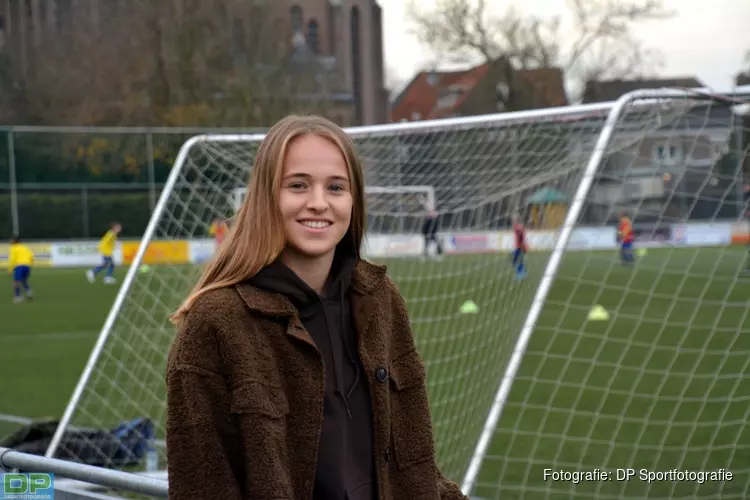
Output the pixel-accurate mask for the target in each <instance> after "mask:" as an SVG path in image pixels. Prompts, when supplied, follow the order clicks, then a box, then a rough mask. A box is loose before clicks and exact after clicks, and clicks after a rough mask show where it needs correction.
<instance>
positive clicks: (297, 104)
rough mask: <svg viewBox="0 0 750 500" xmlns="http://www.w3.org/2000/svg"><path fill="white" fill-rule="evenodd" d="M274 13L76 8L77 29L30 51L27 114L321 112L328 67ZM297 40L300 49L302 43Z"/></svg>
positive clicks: (59, 117)
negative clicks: (94, 12)
mask: <svg viewBox="0 0 750 500" xmlns="http://www.w3.org/2000/svg"><path fill="white" fill-rule="evenodd" d="M103 4H104V3H103ZM271 9H272V7H270V6H269V4H268V3H267V2H247V1H243V0H220V1H218V2H205V1H202V0H161V1H159V2H153V1H151V0H130V1H129V2H128V8H127V12H112V13H110V15H105V13H106V12H105V11H104V10H103V9H102V10H100V11H99V16H98V17H95V16H92V15H91V13H90V11H88V10H80V11H76V12H74V14H73V17H72V18H71V19H70V21H71V22H70V27H71V29H69V30H67V31H65V29H66V26H63V27H62V28H61V29H62V30H63V31H62V33H61V32H56V33H53V34H50V35H49V36H45V37H43V39H42V40H41V41H40V42H39V43H38V44H37V45H35V46H34V48H33V50H32V54H31V57H29V61H30V63H29V64H28V70H27V77H26V78H25V80H24V90H25V94H26V101H27V106H28V109H29V112H30V114H31V116H33V117H34V121H35V122H38V123H54V124H76V125H105V124H106V125H142V126H143V125H161V126H164V125H175V126H227V127H228V126H234V127H250V126H267V125H269V124H270V123H271V122H273V121H274V120H276V119H278V118H279V117H281V116H283V115H285V114H288V113H289V112H292V111H295V112H304V111H315V112H325V107H326V103H325V99H321V98H320V96H321V94H324V93H326V92H327V91H331V90H333V89H332V88H330V86H331V81H333V79H332V78H330V75H329V74H328V73H330V72H329V71H327V70H326V69H325V68H322V67H320V65H319V63H318V60H317V58H315V57H313V56H312V54H308V55H310V57H307V58H302V60H299V59H300V58H299V54H297V59H298V60H294V57H293V52H294V50H295V47H294V45H293V43H292V34H291V31H290V29H289V27H288V26H287V25H286V23H285V22H284V19H282V18H280V17H279V16H276V15H275V12H274V11H272V10H271ZM73 25H75V30H73V29H72V26H73ZM297 44H298V47H297V52H300V51H302V52H304V50H305V46H304V41H300V40H298V41H297ZM306 97H307V98H306ZM313 97H315V98H313Z"/></svg>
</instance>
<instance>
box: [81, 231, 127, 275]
mask: <svg viewBox="0 0 750 500" xmlns="http://www.w3.org/2000/svg"><path fill="white" fill-rule="evenodd" d="M120 231H122V225H120V223H119V222H113V223H112V224H111V225H110V226H109V231H107V232H106V233H104V236H102V239H101V240H100V241H99V253H100V254H101V255H102V264H101V265H99V266H96V267H95V268H94V269H89V270H88V271H86V279H88V280H89V283H93V282H94V281H96V275H97V274H99V273H100V272H102V271H104V270H105V269H106V270H107V274H106V275H105V276H104V283H106V284H108V285H109V284H114V283H117V280H116V279H115V277H114V276H112V273H114V272H115V261H114V254H115V247H116V245H117V235H118V234H120Z"/></svg>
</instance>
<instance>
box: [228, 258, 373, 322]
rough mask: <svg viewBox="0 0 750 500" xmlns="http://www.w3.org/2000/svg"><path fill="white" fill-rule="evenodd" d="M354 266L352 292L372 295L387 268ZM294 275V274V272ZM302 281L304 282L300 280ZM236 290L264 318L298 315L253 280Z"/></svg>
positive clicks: (287, 302) (278, 295)
mask: <svg viewBox="0 0 750 500" xmlns="http://www.w3.org/2000/svg"><path fill="white" fill-rule="evenodd" d="M353 266H354V270H353V272H352V273H351V274H350V275H351V285H350V287H349V288H350V290H351V291H353V292H355V293H357V294H359V295H363V296H366V295H372V294H373V292H374V291H375V290H377V289H378V288H379V287H380V285H381V284H382V283H383V280H384V279H385V276H386V271H387V267H386V266H384V265H377V264H373V263H371V262H368V261H365V260H362V259H360V258H356V259H355V260H354V262H353ZM269 267H270V266H269ZM285 267H286V266H285ZM290 272H291V270H290ZM259 274H260V273H259ZM292 274H294V273H293V272H292ZM295 276H296V274H295ZM298 279H299V278H298ZM334 279H335V278H334ZM300 281H302V280H301V279H300ZM235 288H236V290H237V292H238V293H239V294H240V297H242V299H243V301H244V302H245V304H246V305H247V307H248V308H249V309H250V310H252V311H255V312H257V313H259V314H262V315H264V316H293V315H295V314H296V313H297V309H296V308H295V306H294V304H293V303H292V301H291V300H290V299H289V298H287V297H286V296H285V295H283V294H281V293H276V292H270V291H268V290H264V289H262V288H260V287H258V286H255V285H254V284H253V283H252V279H249V280H246V281H244V282H242V283H239V284H237V285H235ZM313 293H314V292H313Z"/></svg>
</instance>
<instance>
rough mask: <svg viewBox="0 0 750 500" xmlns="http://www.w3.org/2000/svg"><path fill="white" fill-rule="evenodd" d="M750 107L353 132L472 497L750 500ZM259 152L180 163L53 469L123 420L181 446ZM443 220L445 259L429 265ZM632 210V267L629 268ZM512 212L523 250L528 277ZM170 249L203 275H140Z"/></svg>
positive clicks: (213, 146)
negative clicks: (182, 396)
mask: <svg viewBox="0 0 750 500" xmlns="http://www.w3.org/2000/svg"><path fill="white" fill-rule="evenodd" d="M747 90H748V91H749V92H748V93H749V94H750V89H747ZM740 99H741V97H740V96H737V95H734V94H733V95H729V94H727V95H722V96H708V95H705V94H701V93H697V92H694V91H687V90H666V89H665V90H656V91H648V92H646V91H639V92H635V93H632V94H629V95H627V96H624V97H623V98H621V99H620V100H618V101H617V102H614V103H604V104H595V105H585V106H570V107H565V108H556V109H547V110H533V111H524V112H517V113H504V114H497V115H490V116H481V117H471V118H454V119H446V120H439V121H429V122H413V123H399V124H389V125H382V126H372V127H361V128H354V129H350V130H349V133H350V134H351V136H352V137H353V138H354V140H355V142H356V144H357V148H358V150H359V153H360V155H361V156H362V158H363V159H364V164H365V171H366V184H367V185H368V186H371V187H369V188H368V203H369V205H370V216H369V219H368V225H369V228H368V233H367V251H366V254H367V257H368V258H369V259H372V260H375V261H378V262H384V263H386V264H387V265H388V270H389V274H390V275H391V276H392V277H393V279H394V280H395V281H396V282H397V284H398V285H399V287H400V289H401V291H402V293H403V294H404V296H405V297H406V301H407V305H408V307H409V312H410V316H411V323H412V328H413V330H414V334H415V338H416V341H417V344H418V348H419V351H420V353H421V355H422V357H423V358H424V360H425V363H426V367H427V377H428V379H427V384H428V390H429V395H430V403H431V409H432V413H433V419H434V429H435V433H436V446H437V456H438V462H439V465H440V467H441V470H442V472H443V473H444V474H445V475H446V476H447V477H450V478H452V479H454V480H456V481H458V482H460V483H461V484H462V486H463V488H464V491H465V492H466V493H468V494H471V495H472V497H475V498H486V499H499V498H534V499H535V498H550V499H557V498H576V499H585V498H591V499H603V498H609V499H616V498H617V499H621V498H631V499H643V498H724V499H727V498H736V499H740V498H747V497H748V494H750V458H748V457H750V429H749V428H748V427H747V419H748V414H749V412H750V307H748V296H749V294H750V280H748V278H743V273H742V271H743V269H744V265H745V255H746V253H747V250H746V247H745V246H744V245H732V243H733V242H738V241H741V240H742V238H747V233H748V228H747V223H746V221H745V220H744V214H745V211H746V206H745V203H746V202H745V197H744V191H743V190H744V187H743V186H744V184H745V182H747V180H746V179H745V178H744V177H743V169H744V172H747V171H748V168H749V167H750V165H749V164H748V154H747V151H748V138H749V137H750V133H749V131H748V129H747V124H748V121H747V117H745V116H742V115H741V114H739V113H737V112H736V108H735V107H733V106H734V105H735V104H738V103H740ZM262 139H263V136H262V135H211V136H200V137H194V138H192V139H190V140H189V141H188V142H187V143H186V144H185V145H184V146H183V148H182V149H181V151H180V153H179V155H178V158H177V160H176V164H175V166H174V168H173V170H172V172H171V175H170V177H169V180H168V182H167V184H166V186H165V188H164V191H163V193H162V195H161V197H160V199H159V202H158V204H157V206H156V209H155V210H154V213H153V217H152V219H151V221H150V223H149V225H148V228H147V230H146V232H145V234H144V236H143V243H144V245H141V247H140V250H139V252H138V253H137V254H136V256H135V259H134V265H133V266H132V267H131V268H130V269H129V271H128V274H127V276H126V278H125V279H124V281H123V284H122V287H121V289H120V291H119V293H118V295H117V298H116V300H115V302H114V304H113V306H112V309H111V312H110V314H109V315H108V317H107V319H106V322H105V324H104V326H103V328H102V331H101V334H100V336H99V338H98V341H97V343H96V346H95V347H94V349H93V351H92V353H91V356H90V359H89V362H88V364H87V366H86V367H85V369H84V371H83V373H82V376H81V378H80V382H79V383H78V385H77V387H76V389H75V391H74V393H73V395H72V397H71V399H70V403H69V404H68V406H67V408H66V410H65V412H64V414H63V416H62V424H61V426H60V428H59V429H58V432H57V434H56V435H55V439H54V440H53V442H52V443H51V444H50V447H49V450H48V456H58V455H60V454H61V453H63V452H64V451H65V450H64V449H63V448H64V446H63V445H62V443H63V441H61V439H60V438H61V436H62V432H63V431H64V430H65V429H69V428H71V427H78V426H94V427H97V428H109V427H112V426H114V425H116V424H117V423H118V422H120V421H122V420H123V419H126V418H134V417H148V418H150V419H152V420H153V421H154V422H155V424H156V431H157V437H158V438H159V439H163V438H164V413H165V403H166V395H165V387H164V370H165V363H166V356H167V353H168V348H169V345H170V342H171V340H172V338H173V335H174V330H173V328H172V327H171V326H170V325H169V323H168V321H167V316H168V315H169V314H170V313H171V312H172V311H174V309H175V308H176V307H177V306H178V304H179V303H180V302H181V301H182V300H183V299H184V297H185V295H186V294H187V293H188V291H189V290H190V288H191V287H192V285H193V284H194V282H195V280H196V279H197V277H198V274H199V272H200V268H201V266H200V264H199V263H198V261H197V260H195V261H193V257H192V256H193V255H194V253H195V250H194V248H199V247H200V245H201V244H202V243H203V242H204V240H205V239H206V238H207V236H206V234H207V229H208V226H209V224H210V223H211V221H212V220H214V219H215V218H216V217H226V216H227V213H228V211H230V212H231V210H232V209H233V208H236V207H237V205H236V203H237V201H238V200H240V199H241V196H242V194H241V193H242V187H243V186H244V185H245V183H246V182H247V178H248V174H249V172H250V168H251V165H252V162H253V158H254V154H255V152H256V150H257V147H258V144H259V143H260V141H261V140H262ZM238 189H239V190H238ZM237 193H240V194H239V195H237ZM238 196H239V197H240V198H238ZM429 210H435V211H437V213H438V216H439V217H438V220H439V234H440V238H441V241H442V243H443V245H444V254H445V255H444V256H445V258H444V259H442V260H440V261H438V260H433V259H423V258H422V256H421V255H420V248H421V246H420V245H421V234H420V228H421V223H422V221H423V218H424V216H425V214H426V212H427V211H429ZM621 213H624V214H626V215H627V216H628V217H629V218H630V219H631V220H632V221H633V224H634V228H635V234H636V239H635V255H636V258H635V262H630V261H621V258H620V253H619V250H618V243H617V232H616V225H617V222H618V218H619V217H620V214H621ZM515 215H518V216H520V217H521V218H522V219H523V221H524V223H525V225H526V227H527V231H528V234H527V239H528V243H529V246H530V252H529V253H528V254H527V255H526V257H525V265H526V271H527V274H526V275H525V277H523V279H521V278H520V277H519V276H518V275H517V273H516V270H515V269H514V266H513V265H512V261H511V252H512V250H513V249H514V246H513V245H514V240H513V233H512V232H511V230H510V229H511V223H512V220H514V216H515ZM160 240H170V241H174V240H179V241H184V242H185V244H186V245H188V246H189V247H190V249H191V250H190V252H188V255H190V256H191V261H190V262H187V263H184V264H182V265H169V266H167V265H165V266H152V267H151V269H150V271H149V272H147V273H143V272H139V269H138V268H139V264H140V263H141V260H142V258H143V256H144V251H145V244H148V243H151V242H156V241H160ZM415 241H416V242H417V243H415ZM394 256H398V258H394ZM161 451H162V453H161V457H160V458H161V459H162V461H161V467H162V468H163V467H164V461H163V460H164V457H165V456H164V454H163V450H161ZM107 453H109V451H108V450H101V455H102V456H103V457H105V458H106V457H108V455H107ZM727 473H729V476H730V477H731V480H729V479H728V477H727Z"/></svg>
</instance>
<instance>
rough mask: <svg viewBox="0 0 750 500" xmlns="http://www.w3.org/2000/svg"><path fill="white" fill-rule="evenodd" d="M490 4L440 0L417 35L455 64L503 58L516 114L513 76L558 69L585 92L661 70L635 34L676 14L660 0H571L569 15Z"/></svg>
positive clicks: (509, 102)
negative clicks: (594, 84) (597, 84)
mask: <svg viewBox="0 0 750 500" xmlns="http://www.w3.org/2000/svg"><path fill="white" fill-rule="evenodd" d="M490 5H494V3H493V4H491V3H490V2H488V1H487V0H437V1H436V2H435V4H434V6H433V7H431V8H429V9H420V8H419V7H417V6H416V4H415V3H414V1H413V0H410V4H409V9H408V10H409V18H410V20H411V21H412V23H413V26H414V33H415V34H416V36H417V38H418V39H419V40H420V41H421V42H422V43H423V44H425V45H426V46H427V47H429V48H431V49H432V50H433V51H434V52H436V53H439V54H444V56H445V57H446V58H448V60H449V61H451V62H456V61H460V62H464V61H467V60H472V59H473V60H477V59H480V60H482V61H483V62H488V61H499V62H500V65H501V69H502V72H503V76H504V78H505V81H506V82H508V83H511V85H510V88H509V89H508V90H509V92H507V93H506V95H505V100H506V102H504V103H503V104H505V107H506V108H507V109H512V108H513V107H514V106H513V100H514V90H517V89H515V88H514V85H512V82H513V81H514V73H515V71H517V70H519V69H531V68H541V67H558V68H560V69H562V70H563V71H564V73H565V75H566V79H567V80H568V81H570V82H571V83H572V85H573V86H574V87H575V91H576V92H580V91H582V89H583V86H584V85H585V83H586V82H588V81H591V80H596V79H615V78H626V77H634V76H640V75H641V74H643V73H644V72H648V71H650V70H652V69H654V68H655V67H656V66H658V65H659V59H660V56H659V54H658V53H657V52H656V51H654V50H651V49H649V48H648V47H646V46H645V45H644V44H643V43H642V42H641V41H639V40H638V39H637V37H636V36H635V35H634V34H633V29H632V28H633V26H635V25H637V24H640V23H643V22H646V21H653V20H663V19H666V18H668V17H670V16H671V15H672V14H673V13H671V12H668V11H666V10H665V9H664V8H663V5H662V1H661V0H567V6H568V15H566V16H550V17H545V18H541V17H538V16H534V15H531V14H523V13H521V12H519V10H517V9H515V8H514V7H512V6H511V7H509V8H508V9H506V10H505V11H504V12H502V13H494V12H491V11H490V8H489V6H490Z"/></svg>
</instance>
